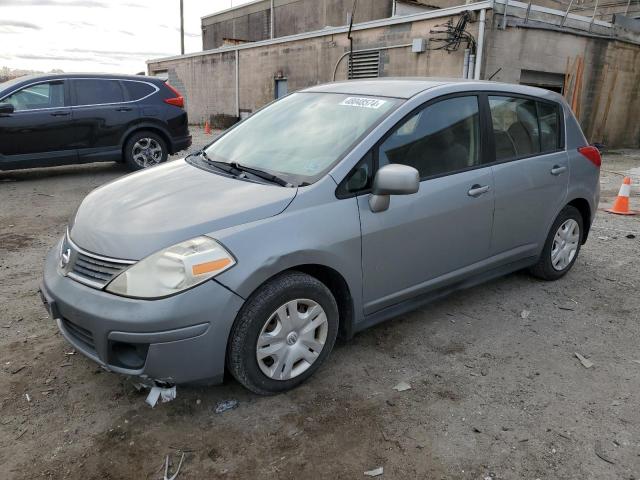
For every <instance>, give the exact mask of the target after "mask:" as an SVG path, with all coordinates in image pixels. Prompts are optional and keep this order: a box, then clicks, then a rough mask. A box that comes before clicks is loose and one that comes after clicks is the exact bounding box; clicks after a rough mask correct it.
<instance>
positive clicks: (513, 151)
mask: <svg viewBox="0 0 640 480" xmlns="http://www.w3.org/2000/svg"><path fill="white" fill-rule="evenodd" d="M489 107H490V108H491V120H492V122H493V135H494V140H495V147H496V160H509V159H512V158H517V157H525V156H528V155H535V154H536V153H540V132H539V129H538V115H537V112H536V102H535V101H534V100H527V99H524V98H514V97H492V96H490V97H489Z"/></svg>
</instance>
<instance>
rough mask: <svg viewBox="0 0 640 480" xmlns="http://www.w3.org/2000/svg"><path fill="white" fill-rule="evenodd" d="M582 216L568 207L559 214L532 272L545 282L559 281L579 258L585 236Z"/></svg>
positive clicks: (573, 208) (574, 209)
mask: <svg viewBox="0 0 640 480" xmlns="http://www.w3.org/2000/svg"><path fill="white" fill-rule="evenodd" d="M583 231H584V229H583V221H582V215H581V214H580V212H579V211H578V209H577V208H575V207H572V206H571V205H567V206H566V207H564V208H563V209H562V211H561V212H560V213H559V214H558V217H557V218H556V220H555V222H553V226H552V227H551V230H550V231H549V235H548V236H547V240H546V242H545V244H544V249H543V250H542V254H541V255H540V259H539V260H538V263H537V264H536V265H534V266H533V267H531V269H530V272H531V273H532V274H533V275H534V276H536V277H538V278H542V279H543V280H557V279H558V278H560V277H562V276H564V275H565V274H566V273H567V272H568V271H569V270H571V267H573V264H574V263H575V261H576V258H578V253H579V252H580V246H581V244H582V235H583Z"/></svg>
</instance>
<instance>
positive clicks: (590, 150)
mask: <svg viewBox="0 0 640 480" xmlns="http://www.w3.org/2000/svg"><path fill="white" fill-rule="evenodd" d="M578 152H580V153H581V154H582V156H583V157H585V158H586V159H587V160H589V161H590V162H591V163H593V164H594V165H595V166H596V167H598V168H600V165H602V157H601V156H600V150H598V149H597V148H596V147H594V146H593V145H589V146H588V147H580V148H578Z"/></svg>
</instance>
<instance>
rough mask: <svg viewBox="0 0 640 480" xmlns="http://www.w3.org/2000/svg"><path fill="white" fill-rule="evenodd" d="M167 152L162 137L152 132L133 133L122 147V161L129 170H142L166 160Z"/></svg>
mask: <svg viewBox="0 0 640 480" xmlns="http://www.w3.org/2000/svg"><path fill="white" fill-rule="evenodd" d="M168 154H169V152H168V149H167V144H166V143H165V141H164V140H163V139H162V137H161V136H160V135H158V134H156V133H154V132H150V131H146V130H145V131H141V132H136V133H134V134H133V135H132V136H131V137H130V138H129V140H127V143H126V144H125V146H124V159H125V161H126V162H127V166H128V167H129V169H130V170H142V169H143V168H147V167H152V166H154V165H158V164H159V163H162V162H165V161H166V160H167V156H168Z"/></svg>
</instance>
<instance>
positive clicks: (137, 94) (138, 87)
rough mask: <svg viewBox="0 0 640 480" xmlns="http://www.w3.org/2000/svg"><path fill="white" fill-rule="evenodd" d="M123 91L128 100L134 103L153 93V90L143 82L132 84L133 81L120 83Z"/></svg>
mask: <svg viewBox="0 0 640 480" xmlns="http://www.w3.org/2000/svg"><path fill="white" fill-rule="evenodd" d="M122 84H123V85H124V88H125V90H126V91H127V94H128V96H129V100H132V101H135V100H140V99H141V98H144V97H148V96H149V95H151V94H152V93H153V92H155V90H156V89H155V88H153V87H152V86H151V85H149V84H148V83H143V82H133V81H127V80H126V81H124V82H122Z"/></svg>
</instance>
